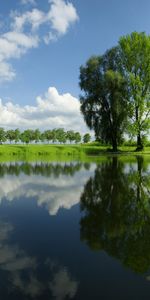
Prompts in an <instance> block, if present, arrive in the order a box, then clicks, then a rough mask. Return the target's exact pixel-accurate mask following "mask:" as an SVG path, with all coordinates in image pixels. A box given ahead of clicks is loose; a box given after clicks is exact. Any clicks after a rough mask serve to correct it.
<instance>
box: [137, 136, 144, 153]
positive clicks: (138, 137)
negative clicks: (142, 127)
mask: <svg viewBox="0 0 150 300" xmlns="http://www.w3.org/2000/svg"><path fill="white" fill-rule="evenodd" d="M143 148H144V147H143V143H142V139H141V133H140V132H139V133H138V135H137V148H136V151H141V150H143Z"/></svg>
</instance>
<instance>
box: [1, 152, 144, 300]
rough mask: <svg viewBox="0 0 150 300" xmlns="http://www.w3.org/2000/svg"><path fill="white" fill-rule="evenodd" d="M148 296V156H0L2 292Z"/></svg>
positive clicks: (4, 295) (24, 298) (14, 297)
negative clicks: (25, 159) (23, 159)
mask: <svg viewBox="0 0 150 300" xmlns="http://www.w3.org/2000/svg"><path fill="white" fill-rule="evenodd" d="M112 298H113V299H119V300H122V299H129V300H130V299H132V300H133V299H136V300H138V299H141V300H144V299H150V159H149V160H148V159H145V158H144V157H140V156H139V157H137V158H132V159H131V160H129V159H128V158H126V159H125V160H123V159H117V158H116V157H112V158H108V159H106V160H105V161H104V162H101V163H98V164H95V163H82V162H66V163H56V162H53V163H42V162H37V163H31V164H29V163H7V164H5V163H1V164H0V299H2V300H7V299H11V300H28V299H36V300H38V299H41V300H47V299H48V300H50V299H55V300H63V299H64V300H65V299H67V300H69V299H79V300H80V299H81V300H83V299H86V300H88V299H90V300H92V299H94V300H97V299H98V300H101V299H102V300H103V299H112Z"/></svg>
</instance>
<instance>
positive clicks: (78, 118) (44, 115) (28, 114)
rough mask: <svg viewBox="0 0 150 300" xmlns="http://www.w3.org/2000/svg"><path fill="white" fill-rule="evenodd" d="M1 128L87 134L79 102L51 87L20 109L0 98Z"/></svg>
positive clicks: (68, 94)
mask: <svg viewBox="0 0 150 300" xmlns="http://www.w3.org/2000/svg"><path fill="white" fill-rule="evenodd" d="M0 127H5V128H20V129H24V128H40V129H45V128H49V129H53V128H58V127H62V128H64V129H66V130H70V129H72V130H76V131H79V132H81V133H85V132H87V127H86V125H85V123H84V121H83V116H82V115H81V113H80V103H79V100H78V99H77V98H75V97H73V96H72V95H71V94H70V93H65V94H59V92H58V91H57V89H56V88H55V87H50V88H49V89H48V91H47V92H46V93H45V95H43V96H38V97H37V98H36V104H35V105H34V106H32V105H25V106H21V105H19V104H13V103H12V102H7V103H6V104H4V103H3V101H2V99H0Z"/></svg>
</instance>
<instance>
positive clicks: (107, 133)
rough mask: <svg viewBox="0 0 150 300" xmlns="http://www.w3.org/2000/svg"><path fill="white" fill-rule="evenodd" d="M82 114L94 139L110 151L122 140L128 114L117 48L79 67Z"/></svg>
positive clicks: (123, 79)
mask: <svg viewBox="0 0 150 300" xmlns="http://www.w3.org/2000/svg"><path fill="white" fill-rule="evenodd" d="M79 84H80V87H81V90H82V91H83V93H82V95H81V97H80V101H81V112H82V114H83V116H84V120H85V122H86V124H87V125H88V127H89V128H90V129H93V130H94V131H95V136H96V138H98V139H100V140H102V141H104V142H106V143H110V144H111V145H112V148H113V151H117V146H118V144H119V143H120V141H121V139H122V134H123V132H124V128H125V121H126V115H127V94H126V93H127V89H126V80H125V78H124V77H123V76H122V75H121V64H120V53H119V48H118V47H115V48H112V49H110V50H109V51H107V52H106V53H105V54H104V55H103V56H94V57H91V58H90V59H89V60H88V61H87V62H86V64H85V66H81V68H80V82H79Z"/></svg>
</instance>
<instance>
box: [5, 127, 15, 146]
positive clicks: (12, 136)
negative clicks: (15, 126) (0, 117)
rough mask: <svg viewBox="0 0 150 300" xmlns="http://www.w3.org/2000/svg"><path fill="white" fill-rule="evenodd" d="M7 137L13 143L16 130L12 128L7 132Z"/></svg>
mask: <svg viewBox="0 0 150 300" xmlns="http://www.w3.org/2000/svg"><path fill="white" fill-rule="evenodd" d="M6 139H7V140H9V142H10V143H12V142H13V141H14V140H15V131H14V130H12V129H10V130H8V131H7V132H6Z"/></svg>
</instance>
